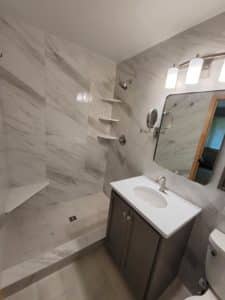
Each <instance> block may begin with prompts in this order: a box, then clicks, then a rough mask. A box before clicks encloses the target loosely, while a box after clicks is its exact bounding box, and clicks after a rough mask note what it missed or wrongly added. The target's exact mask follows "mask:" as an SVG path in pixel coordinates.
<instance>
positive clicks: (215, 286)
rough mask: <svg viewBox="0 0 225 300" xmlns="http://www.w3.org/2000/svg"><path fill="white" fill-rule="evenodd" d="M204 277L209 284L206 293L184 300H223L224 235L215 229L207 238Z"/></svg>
mask: <svg viewBox="0 0 225 300" xmlns="http://www.w3.org/2000/svg"><path fill="white" fill-rule="evenodd" d="M206 277H207V281H208V283H209V289H208V290H207V292H206V293H205V294H204V295H202V296H192V297H188V298H186V300H219V299H221V300H225V234H224V233H222V232H221V231H219V230H217V229H215V230H213V232H212V233H211V234H210V236H209V245H208V249H207V257H206Z"/></svg>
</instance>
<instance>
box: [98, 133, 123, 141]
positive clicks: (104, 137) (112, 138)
mask: <svg viewBox="0 0 225 300" xmlns="http://www.w3.org/2000/svg"><path fill="white" fill-rule="evenodd" d="M98 139H99V140H103V141H117V140H118V138H117V137H116V136H111V135H104V134H102V135H98Z"/></svg>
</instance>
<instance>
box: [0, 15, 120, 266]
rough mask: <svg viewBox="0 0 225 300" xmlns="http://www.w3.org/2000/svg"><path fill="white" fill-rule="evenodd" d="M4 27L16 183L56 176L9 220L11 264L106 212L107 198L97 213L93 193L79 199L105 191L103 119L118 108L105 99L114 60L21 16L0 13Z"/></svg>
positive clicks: (1, 37)
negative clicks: (83, 96)
mask: <svg viewBox="0 0 225 300" xmlns="http://www.w3.org/2000/svg"><path fill="white" fill-rule="evenodd" d="M0 25H1V26H0V43H1V45H2V49H3V54H4V57H3V60H1V61H2V64H1V66H0V78H1V81H0V84H1V85H2V87H3V91H4V94H3V96H4V99H3V100H4V104H5V113H4V114H5V120H4V122H5V124H6V126H7V138H8V145H7V150H8V157H9V168H8V169H9V171H10V182H11V184H12V183H13V184H16V185H20V184H26V183H28V181H29V182H30V181H32V182H34V181H35V180H36V179H37V178H38V181H40V179H39V177H43V176H46V173H47V178H48V180H49V181H50V185H49V186H48V187H47V188H46V189H45V191H42V192H40V193H38V194H37V195H35V196H33V197H32V198H31V199H30V200H29V201H27V202H26V203H24V205H23V206H21V207H19V208H17V209H16V210H15V211H14V212H13V213H12V214H11V215H9V216H8V218H7V226H6V227H7V228H6V229H7V239H6V252H7V258H6V260H5V267H8V266H9V265H12V264H16V263H17V262H21V261H23V260H26V259H27V258H32V257H33V256H34V255H37V254H39V253H42V252H45V251H46V250H49V249H51V248H53V247H55V246H57V245H58V244H59V243H61V242H66V241H68V240H69V239H71V238H73V237H74V236H75V235H76V232H77V231H80V230H82V228H86V226H87V227H88V228H89V229H90V227H91V226H92V224H93V223H96V222H98V218H99V220H102V218H103V217H104V216H105V215H106V213H105V206H104V203H99V204H96V213H95V212H94V211H92V212H91V210H88V208H89V206H92V204H91V203H90V202H92V200H91V198H88V200H87V202H86V201H81V200H79V199H80V198H82V197H84V196H86V195H91V194H94V193H98V192H101V191H102V189H103V182H104V172H105V164H106V154H107V151H108V147H106V146H105V145H101V144H99V143H98V141H97V139H96V136H97V134H98V133H100V132H102V133H103V132H105V133H106V132H107V133H109V132H110V126H109V125H106V124H102V123H100V122H99V120H98V118H99V117H104V116H105V117H111V112H112V106H111V105H110V104H107V103H104V102H102V101H101V98H102V97H113V91H114V83H115V82H114V81H115V71H116V65H115V64H114V63H113V62H111V61H109V60H107V59H105V58H103V57H101V56H99V55H96V54H93V53H92V52H91V51H89V50H87V49H85V48H83V47H80V46H79V45H76V44H74V43H71V42H67V41H64V40H61V39H59V38H58V37H56V36H53V35H51V34H48V33H47V32H43V31H40V30H38V29H35V28H33V27H32V26H29V25H24V24H22V23H20V22H19V21H15V20H12V19H9V18H7V20H5V19H4V20H3V19H1V21H0ZM1 91H2V89H1ZM83 91H86V92H91V93H92V96H93V102H92V103H91V104H84V103H79V102H77V101H76V96H77V94H78V93H79V92H83ZM0 131H1V130H0ZM0 140H1V138H0ZM0 147H1V144H0ZM0 151H1V149H0ZM0 155H1V154H0ZM1 166H2V167H4V166H3V165H1V158H0V168H1ZM42 179H43V178H42ZM0 181H1V175H0ZM82 203H83V204H82ZM93 203H95V201H93ZM70 204H71V206H70ZM80 206H81V207H84V206H85V207H86V210H85V209H83V208H82V209H83V211H82V212H81V211H80V210H79V207H80ZM82 209H81V210H82ZM102 209H103V210H102ZM72 213H73V214H75V215H78V216H79V218H80V220H79V221H78V222H79V225H78V223H77V227H76V226H75V228H74V227H71V226H70V224H69V222H68V216H70V214H72ZM90 215H92V217H93V218H90V220H92V221H93V223H91V222H90V220H89V217H90ZM40 233H41V234H40Z"/></svg>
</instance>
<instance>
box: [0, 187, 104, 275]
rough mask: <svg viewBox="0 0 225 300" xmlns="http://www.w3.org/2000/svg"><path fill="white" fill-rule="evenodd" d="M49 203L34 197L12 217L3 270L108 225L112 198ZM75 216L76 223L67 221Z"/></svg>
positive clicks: (6, 240) (7, 233) (101, 197)
mask: <svg viewBox="0 0 225 300" xmlns="http://www.w3.org/2000/svg"><path fill="white" fill-rule="evenodd" d="M37 197H40V198H37ZM48 201H50V200H49V199H48V198H47V197H46V198H44V197H41V196H40V195H38V196H35V198H32V199H30V200H29V201H27V202H26V203H25V204H24V205H23V206H21V207H18V208H17V209H16V210H15V211H14V212H12V213H11V214H10V215H9V217H8V220H7V225H6V235H5V245H4V252H5V256H4V262H3V269H4V270H5V269H8V268H10V267H12V266H14V265H17V264H19V263H22V262H24V261H27V260H29V259H32V258H34V257H36V256H39V255H41V254H42V253H45V252H48V251H51V250H52V249H54V248H55V247H58V246H60V245H62V244H64V243H66V242H68V241H70V240H73V239H75V238H76V237H78V236H80V235H81V234H83V233H84V232H87V231H89V230H90V229H92V228H93V227H96V226H97V225H98V224H101V223H102V222H106V219H107V215H108V207H109V198H108V197H107V196H106V195H105V194H104V193H103V192H100V193H96V194H92V195H89V196H86V197H81V198H75V199H74V200H73V201H69V202H65V203H64V202H63V201H62V203H58V202H57V203H55V204H54V203H52V202H51V201H50V202H48ZM52 201H53V200H52ZM47 202H48V205H46V203H47ZM87 203H88V205H87ZM72 215H75V216H76V217H77V220H76V221H75V222H73V223H70V222H69V219H68V217H69V216H72ZM40 232H41V235H40Z"/></svg>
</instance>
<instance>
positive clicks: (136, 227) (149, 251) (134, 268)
mask: <svg viewBox="0 0 225 300" xmlns="http://www.w3.org/2000/svg"><path fill="white" fill-rule="evenodd" d="M128 220H129V222H130V227H131V230H130V237H129V242H128V247H127V253H126V261H125V263H124V269H123V272H124V275H125V277H126V279H127V281H128V284H129V286H130V288H131V289H132V291H133V293H134V296H135V299H137V300H140V299H144V295H145V291H146V288H147V285H148V281H149V278H150V274H151V271H152V267H153V263H154V260H155V258H156V252H157V248H158V244H159V240H160V236H159V235H158V233H157V232H156V231H155V230H154V229H153V228H152V227H151V226H150V225H149V224H148V223H146V222H145V221H144V220H143V219H142V218H141V217H140V216H139V215H138V214H136V213H135V212H134V211H133V212H132V214H131V215H130V218H128Z"/></svg>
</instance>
